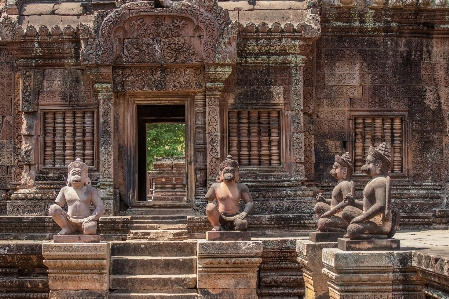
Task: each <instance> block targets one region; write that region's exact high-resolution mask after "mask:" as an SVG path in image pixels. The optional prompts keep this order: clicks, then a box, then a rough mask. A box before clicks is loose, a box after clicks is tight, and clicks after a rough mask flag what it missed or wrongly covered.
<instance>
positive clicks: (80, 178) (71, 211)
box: [48, 158, 105, 235]
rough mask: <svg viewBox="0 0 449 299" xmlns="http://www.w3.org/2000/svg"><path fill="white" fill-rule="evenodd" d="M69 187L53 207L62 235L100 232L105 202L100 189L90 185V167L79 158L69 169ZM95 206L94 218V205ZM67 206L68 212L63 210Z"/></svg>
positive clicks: (51, 212) (50, 209)
mask: <svg viewBox="0 0 449 299" xmlns="http://www.w3.org/2000/svg"><path fill="white" fill-rule="evenodd" d="M68 170H69V173H68V178H67V186H65V187H63V188H61V191H59V194H58V196H57V197H56V200H55V202H56V204H53V205H51V206H50V208H49V211H48V212H49V214H50V216H51V217H53V219H54V220H55V222H56V223H57V224H58V225H59V226H60V227H61V228H62V229H61V231H60V232H59V235H69V234H74V233H77V232H78V233H83V234H85V235H94V234H96V233H97V221H98V219H99V218H100V217H101V216H102V215H103V214H104V212H105V210H104V207H103V202H102V200H101V198H100V195H99V194H98V191H97V189H95V188H94V187H92V186H91V185H90V180H89V178H88V176H87V171H88V168H87V165H86V164H84V163H83V162H81V160H80V159H79V158H78V159H76V161H74V162H72V163H70V164H69V166H68ZM91 203H92V204H93V205H94V206H95V210H94V211H93V213H92V215H91V214H90V204H91ZM65 205H67V208H68V210H67V213H66V212H65V211H64V210H63V209H62V207H64V206H65Z"/></svg>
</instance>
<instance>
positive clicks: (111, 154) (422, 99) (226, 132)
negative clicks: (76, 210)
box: [0, 0, 449, 231]
mask: <svg viewBox="0 0 449 299" xmlns="http://www.w3.org/2000/svg"><path fill="white" fill-rule="evenodd" d="M448 14H449V6H448V5H447V3H446V2H444V1H417V0H415V1H367V2H366V1H355V0H352V1H351V0H342V1H321V2H314V1H248V2H246V1H232V2H217V3H216V2H212V1H193V0H192V1H173V2H172V1H163V2H161V1H118V2H114V1H74V2H68V1H61V2H52V1H31V0H30V1H15V2H14V1H6V2H5V3H3V4H2V16H1V19H0V64H1V66H2V67H1V69H0V72H1V80H0V83H1V84H2V88H0V93H1V97H0V190H1V192H2V200H1V201H0V215H5V216H24V215H28V216H44V215H46V211H47V207H48V205H49V204H50V203H51V202H52V201H53V200H54V198H55V192H57V190H58V189H59V188H60V187H61V186H63V185H64V183H65V180H66V179H65V173H66V166H67V164H68V163H70V161H73V160H74V159H75V158H81V159H82V160H83V161H85V162H86V163H87V164H88V165H89V167H90V169H89V173H90V176H91V179H92V184H93V185H94V186H96V187H97V188H98V189H100V191H101V196H102V198H103V199H104V200H105V201H106V203H107V209H108V213H109V215H132V214H147V213H150V212H149V211H151V213H153V214H161V213H165V214H173V210H176V211H178V212H179V211H182V213H185V214H194V213H195V212H200V214H201V213H202V212H203V211H204V206H205V202H204V199H203V197H204V194H205V190H207V187H208V185H209V184H210V183H211V182H213V181H214V180H215V178H216V176H217V172H218V165H219V161H221V160H223V159H224V157H226V155H228V154H230V155H232V156H233V157H234V158H235V159H237V160H238V161H239V163H240V165H241V174H242V175H241V177H242V180H243V182H245V184H247V185H248V186H249V187H250V189H251V191H252V193H253V198H254V199H255V201H256V203H257V204H256V207H255V211H254V212H253V214H254V215H253V217H256V218H257V222H258V223H259V224H260V226H258V227H259V228H260V229H261V230H264V231H267V230H269V229H277V228H280V229H281V230H284V229H286V228H289V229H293V230H297V231H300V230H307V229H310V228H312V227H313V226H314V220H313V217H312V216H311V215H312V206H313V204H311V201H312V199H313V197H314V195H315V194H316V193H317V191H319V190H324V191H326V192H327V191H329V190H330V188H331V186H332V184H333V183H334V182H333V181H332V179H331V177H330V175H329V174H328V173H329V169H330V168H331V166H332V163H333V157H334V155H335V154H341V153H342V152H343V151H345V150H347V151H349V152H350V154H351V155H352V158H353V161H354V163H355V167H356V173H355V178H354V180H355V181H356V182H359V183H360V184H357V187H356V189H357V190H358V192H360V190H361V188H362V186H363V185H364V181H366V177H365V176H363V175H361V174H359V173H357V172H359V169H360V166H361V165H362V164H363V159H364V157H365V154H366V152H367V149H368V148H369V146H371V145H377V144H379V143H380V142H383V141H385V142H387V145H388V147H389V148H390V150H391V153H392V157H393V167H392V169H391V177H392V180H393V183H392V185H393V187H392V188H393V190H392V192H393V201H394V204H395V205H396V207H398V208H399V209H400V211H401V213H402V220H401V221H402V225H403V226H404V227H428V226H431V225H433V224H434V223H435V221H433V220H432V219H433V218H432V210H433V209H434V208H438V207H440V206H441V204H442V201H443V200H444V198H445V196H446V195H445V194H446V181H447V172H448V163H449V162H448V161H449V159H448V154H449V150H448V135H447V121H448V120H447V119H448V118H447V115H448V114H447V112H448V111H447V110H448V108H449V106H448V101H447V98H448V95H447V93H448V90H447V83H446V76H448V55H449V50H447V49H448V45H449V39H448V34H449V30H448V29H447V25H448V23H449V22H448V21H447V16H448ZM151 120H153V121H156V120H157V121H167V122H169V121H174V120H176V121H177V122H181V123H185V125H186V136H187V140H188V143H187V146H186V155H185V166H183V167H184V169H180V170H179V171H180V174H178V175H177V177H178V182H174V183H173V184H172V185H173V186H175V187H173V188H178V187H180V188H182V190H185V197H182V196H181V197H179V196H178V197H177V198H181V200H174V201H170V199H167V197H164V196H162V198H163V199H162V200H159V201H158V200H153V201H150V202H149V201H147V200H146V199H147V198H146V189H147V188H146V185H145V182H146V181H147V173H146V170H145V169H144V168H143V167H142V165H143V164H144V163H139V161H140V162H142V161H143V160H144V152H145V148H143V149H142V145H144V138H142V134H141V133H139V132H141V128H142V126H141V124H142V123H145V122H151ZM179 180H182V181H179ZM164 184H166V182H164ZM176 186H177V187H176ZM178 191H179V190H178ZM198 221H199V220H198ZM198 221H197V222H195V221H194V224H193V225H192V229H193V230H194V231H195V230H201V225H200V224H198V223H199V222H201V221H199V222H198Z"/></svg>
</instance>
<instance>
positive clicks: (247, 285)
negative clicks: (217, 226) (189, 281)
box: [197, 241, 263, 299]
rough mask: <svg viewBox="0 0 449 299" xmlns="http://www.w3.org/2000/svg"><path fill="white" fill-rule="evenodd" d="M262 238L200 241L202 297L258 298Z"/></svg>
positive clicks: (199, 279) (199, 260) (200, 293)
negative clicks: (258, 239)
mask: <svg viewBox="0 0 449 299" xmlns="http://www.w3.org/2000/svg"><path fill="white" fill-rule="evenodd" d="M262 251H263V248H262V242H261V241H199V242H198V284H197V288H198V293H199V295H200V298H211V299H212V298H245V299H253V298H254V299H256V298H258V297H257V293H256V289H257V271H258V267H259V264H260V263H261V261H262V259H261V256H262Z"/></svg>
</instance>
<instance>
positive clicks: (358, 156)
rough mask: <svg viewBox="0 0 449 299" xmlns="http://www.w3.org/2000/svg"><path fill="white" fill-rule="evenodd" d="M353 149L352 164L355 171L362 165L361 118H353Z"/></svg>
mask: <svg viewBox="0 0 449 299" xmlns="http://www.w3.org/2000/svg"><path fill="white" fill-rule="evenodd" d="M354 121H355V128H354V129H355V144H354V145H355V151H354V153H355V154H354V156H355V157H354V166H355V171H356V172H359V171H360V167H362V165H363V118H361V117H356V118H355V120H354Z"/></svg>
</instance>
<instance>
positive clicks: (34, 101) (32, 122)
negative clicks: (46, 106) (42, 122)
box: [12, 69, 43, 188]
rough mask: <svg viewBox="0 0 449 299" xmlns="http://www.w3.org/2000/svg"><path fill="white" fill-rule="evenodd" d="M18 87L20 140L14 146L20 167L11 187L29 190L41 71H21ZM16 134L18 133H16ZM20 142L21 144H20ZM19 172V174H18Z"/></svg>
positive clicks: (32, 183)
mask: <svg viewBox="0 0 449 299" xmlns="http://www.w3.org/2000/svg"><path fill="white" fill-rule="evenodd" d="M17 78H18V79H19V83H20V84H18V86H19V88H20V91H19V92H20V107H19V111H20V112H19V114H20V115H21V119H20V116H19V119H17V121H21V124H20V126H18V125H19V123H16V124H15V125H16V126H17V127H16V128H15V129H16V130H20V129H21V131H20V135H21V140H20V139H16V141H15V146H16V148H17V149H19V150H20V160H21V162H22V163H21V165H20V166H21V167H20V166H19V167H17V168H16V171H15V172H16V178H15V179H16V182H14V183H13V184H12V185H15V186H19V187H20V188H31V187H33V186H34V179H35V172H36V169H35V167H36V162H37V160H38V159H37V157H35V151H34V149H35V148H36V147H37V136H36V121H37V111H38V106H39V99H38V94H39V90H40V89H42V80H43V72H42V70H30V69H28V70H21V71H20V72H19V73H18V76H17ZM17 133H18V132H17ZM20 141H21V142H20ZM19 172H21V173H19Z"/></svg>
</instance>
